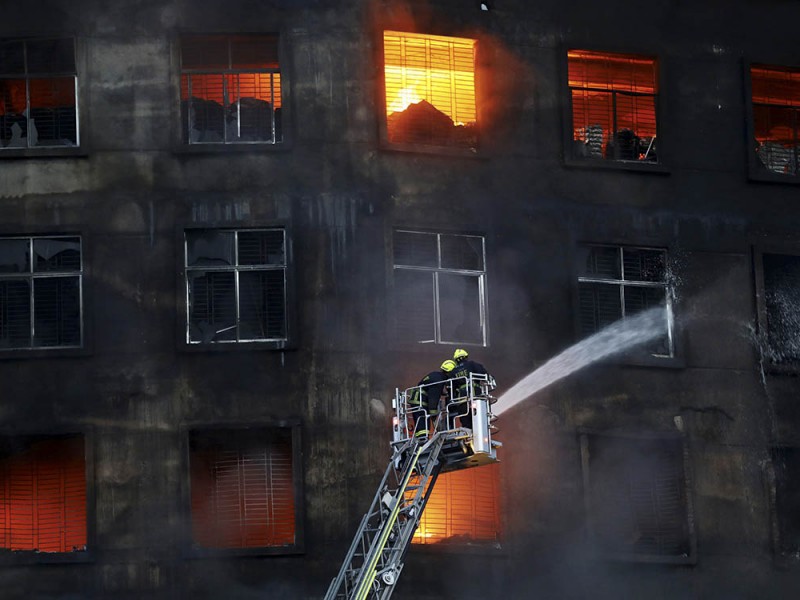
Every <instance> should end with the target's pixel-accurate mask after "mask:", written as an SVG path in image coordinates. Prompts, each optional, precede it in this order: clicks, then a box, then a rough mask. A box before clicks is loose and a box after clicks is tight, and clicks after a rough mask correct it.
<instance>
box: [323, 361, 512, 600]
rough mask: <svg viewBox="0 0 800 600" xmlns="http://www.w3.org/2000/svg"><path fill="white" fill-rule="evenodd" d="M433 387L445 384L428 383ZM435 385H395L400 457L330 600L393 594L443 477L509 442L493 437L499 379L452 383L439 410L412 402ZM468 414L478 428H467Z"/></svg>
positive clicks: (396, 454)
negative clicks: (463, 423)
mask: <svg viewBox="0 0 800 600" xmlns="http://www.w3.org/2000/svg"><path fill="white" fill-rule="evenodd" d="M465 379H466V381H465ZM465 383H466V386H465V385H464V384H465ZM432 385H437V384H427V386H432ZM427 386H415V387H413V388H409V389H407V390H402V391H401V390H399V389H398V390H395V397H394V400H393V401H392V408H393V409H394V413H395V414H394V417H393V419H392V443H391V447H392V457H391V459H390V460H389V465H388V467H387V468H386V472H385V473H384V475H383V479H382V480H381V482H380V484H379V485H378V490H377V492H376V493H375V497H374V498H373V500H372V504H371V505H370V507H369V510H367V512H366V514H365V515H364V517H363V518H362V519H361V524H360V525H359V528H358V532H357V533H356V535H355V537H354V538H353V543H352V544H351V545H350V549H349V550H348V552H347V555H346V557H345V559H344V562H343V563H342V567H341V569H340V570H339V574H338V575H337V576H336V577H335V578H334V579H333V581H332V582H331V585H330V587H329V588H328V593H327V594H326V595H325V600H367V599H370V600H386V599H388V598H389V597H391V595H392V592H393V591H394V588H395V586H396V585H397V582H398V580H399V578H400V573H401V572H402V570H403V560H404V558H405V554H406V551H407V550H408V547H409V545H410V544H411V540H412V538H413V537H414V532H415V531H416V529H417V526H418V525H419V521H420V518H421V517H422V513H423V511H424V510H425V505H426V504H427V502H428V498H429V497H430V495H431V492H432V491H433V488H434V486H435V484H436V479H437V477H438V476H439V474H440V473H444V472H447V471H454V470H457V469H465V468H469V467H477V466H480V465H485V464H491V463H495V462H498V461H497V452H496V450H497V448H498V447H500V446H501V445H502V444H500V443H499V442H497V441H494V440H493V439H492V432H493V430H494V426H493V424H492V423H493V421H494V419H495V417H494V416H493V415H492V412H491V405H492V404H493V403H494V398H493V397H492V396H491V395H490V394H491V391H492V390H493V389H494V387H495V382H494V379H493V378H492V377H491V376H490V375H483V374H477V373H473V374H471V375H470V376H469V377H468V378H464V377H460V378H457V379H450V380H448V381H447V382H446V386H445V390H444V394H443V397H444V398H445V401H444V407H443V410H441V411H438V414H431V413H429V412H428V411H427V410H426V407H424V406H419V405H414V404H413V403H410V402H409V401H410V400H412V399H413V398H419V397H420V392H421V391H422V389H424V388H425V387H427ZM464 390H466V392H465V391H464ZM459 394H460V395H459ZM468 414H469V415H471V417H472V423H471V424H472V427H471V428H466V427H462V426H461V417H465V416H466V415H468ZM417 434H419V435H417Z"/></svg>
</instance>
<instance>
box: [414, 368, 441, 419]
mask: <svg viewBox="0 0 800 600" xmlns="http://www.w3.org/2000/svg"><path fill="white" fill-rule="evenodd" d="M445 381H447V377H445V373H444V371H441V370H439V371H431V372H430V373H428V374H427V375H425V377H423V378H422V381H420V382H419V383H418V384H417V385H418V386H425V387H422V388H418V389H415V390H414V393H413V394H412V396H411V398H409V400H408V403H409V404H415V405H419V406H422V407H424V408H425V409H426V410H427V411H428V412H429V413H434V412H435V411H437V410H438V409H439V398H441V397H442V390H443V389H444V384H445Z"/></svg>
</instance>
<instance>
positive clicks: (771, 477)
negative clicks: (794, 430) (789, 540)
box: [764, 444, 800, 568]
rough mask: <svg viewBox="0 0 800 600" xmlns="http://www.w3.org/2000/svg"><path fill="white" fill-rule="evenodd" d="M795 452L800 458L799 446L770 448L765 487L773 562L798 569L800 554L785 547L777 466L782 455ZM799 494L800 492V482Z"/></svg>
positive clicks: (781, 445) (799, 485)
mask: <svg viewBox="0 0 800 600" xmlns="http://www.w3.org/2000/svg"><path fill="white" fill-rule="evenodd" d="M786 451H789V452H793V453H796V454H798V456H800V447H798V446H797V444H778V445H774V446H771V447H770V448H769V453H770V460H769V462H767V463H765V465H764V471H765V487H766V491H767V498H768V502H769V513H770V534H771V535H770V537H771V541H772V554H773V560H774V561H775V562H776V563H777V564H778V565H780V566H784V567H789V566H791V567H795V568H796V567H798V566H800V553H798V551H796V550H795V551H792V550H789V549H786V548H785V547H784V540H783V535H782V534H783V531H782V527H781V525H782V520H783V519H782V515H781V514H780V513H779V511H778V505H779V502H780V501H779V498H778V496H779V481H778V478H779V468H778V466H777V462H778V460H779V459H780V458H781V457H780V456H779V454H780V453H783V452H786ZM798 492H800V482H798Z"/></svg>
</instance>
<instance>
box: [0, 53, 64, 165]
mask: <svg viewBox="0 0 800 600" xmlns="http://www.w3.org/2000/svg"><path fill="white" fill-rule="evenodd" d="M77 85H78V77H77V72H76V69H75V41H74V40H73V39H71V38H61V39H42V40H0V152H2V150H12V149H23V148H49V147H60V146H77V145H78V99H77V98H78V97H77Z"/></svg>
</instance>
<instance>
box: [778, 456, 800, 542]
mask: <svg viewBox="0 0 800 600" xmlns="http://www.w3.org/2000/svg"><path fill="white" fill-rule="evenodd" d="M772 466H773V469H774V473H775V512H774V517H775V519H776V521H777V534H778V539H777V540H776V541H777V547H776V550H777V551H778V553H780V554H786V555H794V556H795V557H800V514H798V512H797V507H798V506H800V449H798V448H773V449H772Z"/></svg>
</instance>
